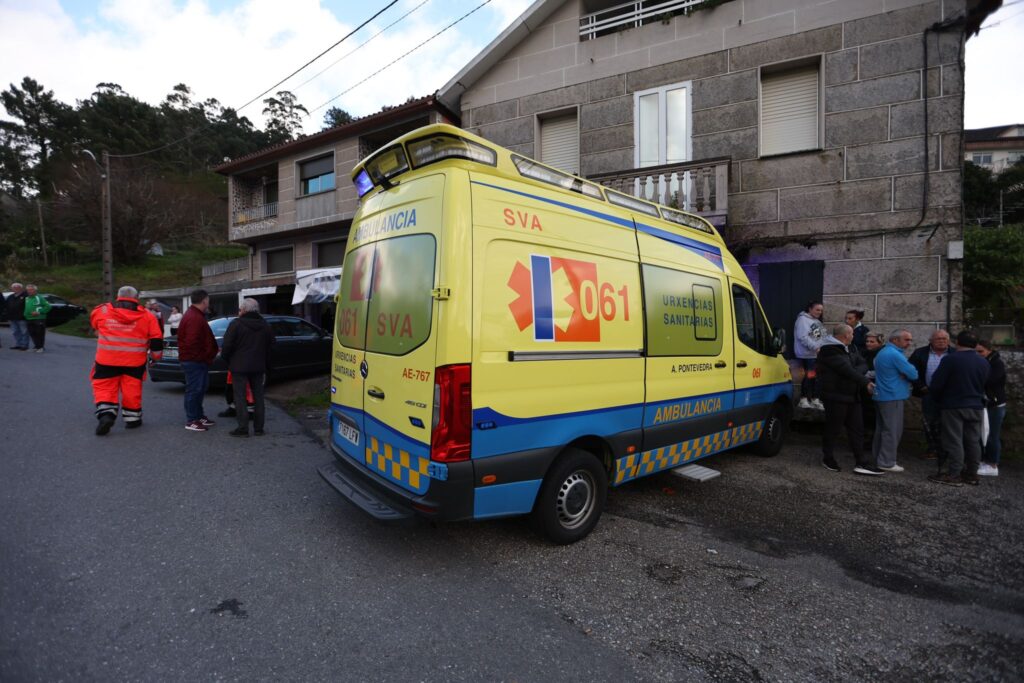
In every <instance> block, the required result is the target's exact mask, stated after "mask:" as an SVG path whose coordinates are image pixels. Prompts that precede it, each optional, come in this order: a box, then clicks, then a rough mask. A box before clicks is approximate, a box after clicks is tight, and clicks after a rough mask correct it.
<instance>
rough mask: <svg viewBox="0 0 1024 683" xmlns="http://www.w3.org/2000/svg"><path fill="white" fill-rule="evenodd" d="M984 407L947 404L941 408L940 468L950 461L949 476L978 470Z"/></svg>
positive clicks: (940, 469)
mask: <svg viewBox="0 0 1024 683" xmlns="http://www.w3.org/2000/svg"><path fill="white" fill-rule="evenodd" d="M983 412H984V409H983V408H944V409H943V410H942V454H941V455H939V472H942V468H943V465H945V464H947V463H948V464H949V476H951V477H959V476H960V475H961V474H963V473H964V472H966V473H967V474H968V475H971V476H974V475H975V474H977V473H978V462H979V461H980V460H981V420H982V417H981V416H982V413H983Z"/></svg>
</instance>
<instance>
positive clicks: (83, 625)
mask: <svg viewBox="0 0 1024 683" xmlns="http://www.w3.org/2000/svg"><path fill="white" fill-rule="evenodd" d="M4 341H5V342H6V341H7V339H6V338H5V339H4ZM93 345H94V342H90V341H88V340H83V339H77V338H72V337H65V336H61V335H56V334H51V335H48V341H47V352H46V353H44V354H31V353H28V354H26V353H19V352H13V351H10V350H9V349H8V348H7V346H6V345H5V347H4V348H3V349H0V396H3V397H4V399H5V400H4V405H5V407H6V413H7V414H6V419H5V420H4V426H3V430H2V431H3V439H2V444H3V445H2V447H0V448H2V450H0V519H2V520H3V523H2V524H0V680H2V681H5V682H7V681H44V680H45V681H64V680H74V681H93V680H96V681H109V680H127V679H130V680H160V681H162V680H182V679H202V680H268V679H274V680H324V679H338V680H373V681H407V680H422V681H478V680H495V681H549V680H560V681H576V680H579V681H594V680H598V681H625V680H629V681H632V680H650V681H677V680H678V681H721V680H726V681H747V680H751V681H754V680H815V681H818V680H886V681H888V680H895V681H903V680H906V681H945V680H958V681H971V680H977V681H1004V680H1005V681H1019V680H1021V679H1022V678H1024V663H1022V662H1024V660H1022V657H1021V652H1024V495H1022V493H1024V467H1022V466H1021V465H1020V464H1018V463H1007V464H1005V465H1004V467H1003V468H1002V470H1001V476H1000V477H999V478H998V479H986V480H984V481H983V482H982V484H981V486H978V487H964V488H959V489H956V488H949V487H943V486H939V485H936V484H932V483H930V482H928V481H926V479H925V477H926V475H927V474H929V473H930V472H931V471H932V468H933V467H934V465H933V464H932V463H926V462H923V461H919V460H916V459H914V458H912V457H909V456H907V457H904V458H903V459H902V460H903V461H902V464H903V465H904V466H906V467H907V471H906V472H905V473H903V474H899V475H891V474H887V475H885V476H883V477H879V478H866V477H858V476H856V475H853V474H852V473H851V472H850V469H851V466H852V462H851V458H850V457H849V455H846V457H845V458H844V457H842V456H841V457H840V462H841V464H842V465H843V467H844V469H843V472H841V473H838V474H836V473H831V472H828V471H826V470H825V469H823V468H822V467H821V466H820V454H819V450H818V444H817V439H816V437H815V436H814V435H808V434H797V435H795V437H794V438H793V439H791V441H790V442H789V443H788V444H787V446H786V447H785V449H784V450H783V453H782V454H780V455H779V456H778V457H776V458H772V459H761V458H758V457H755V456H753V455H750V454H747V453H742V452H735V453H728V454H723V455H720V456H716V457H714V458H712V459H709V460H707V461H704V463H703V464H706V465H708V466H710V467H714V468H715V469H718V470H720V471H721V472H722V476H721V477H719V478H717V479H715V480H713V481H711V482H707V483H702V484H698V483H695V482H689V481H685V480H682V479H679V478H677V477H675V476H673V475H672V474H660V475H656V476H654V477H648V478H646V479H643V480H640V481H638V482H635V483H633V484H631V485H628V486H625V487H623V488H621V489H617V490H614V491H612V492H611V493H610V495H609V502H608V508H607V510H606V512H605V515H604V517H603V518H602V521H601V523H600V524H599V525H598V527H597V528H596V530H595V531H594V533H592V534H591V535H590V536H589V537H588V538H586V539H585V540H583V541H581V542H580V543H577V544H575V545H572V546H567V547H556V546H552V545H549V544H548V543H546V542H545V541H544V540H542V539H541V538H540V537H538V536H537V535H536V534H535V533H534V532H533V530H532V529H531V527H530V526H529V524H528V523H527V521H526V520H524V519H522V518H519V519H510V520H499V521H493V522H487V523H468V522H467V523H458V524H446V525H429V524H426V523H421V524H418V525H414V526H383V525H380V524H377V523H376V522H373V521H372V520H370V519H368V518H367V517H366V516H365V515H363V514H362V513H361V512H359V511H358V510H356V509H354V508H352V507H351V506H349V505H348V504H347V503H345V502H344V501H343V500H342V499H341V498H340V497H339V496H338V495H337V494H336V493H335V492H334V491H333V490H332V489H330V488H329V487H328V486H327V485H326V484H324V483H323V482H322V481H321V480H320V478H319V476H318V475H317V473H316V468H317V466H319V465H320V464H322V463H323V462H326V461H328V460H329V459H330V457H331V456H330V454H329V453H328V452H327V450H326V449H325V448H324V446H323V445H322V444H321V443H320V442H319V440H318V439H317V438H316V437H315V436H314V435H313V434H312V433H311V432H310V431H309V430H308V429H306V428H305V427H304V426H303V425H302V424H300V423H299V422H297V421H295V420H293V419H292V418H291V417H289V416H288V415H287V414H285V413H284V412H283V411H282V410H280V409H278V408H276V407H273V406H270V407H269V409H268V422H267V432H268V435H267V436H266V437H263V438H248V439H238V438H232V437H230V436H228V434H227V432H228V430H229V429H231V428H232V427H233V425H231V424H227V423H226V422H224V421H220V422H219V424H218V425H217V426H216V427H214V428H213V429H212V430H211V431H210V432H208V433H205V434H201V433H192V432H187V431H185V430H184V428H183V426H184V416H183V409H182V389H181V387H180V386H178V385H166V384H153V383H150V382H147V384H146V388H145V399H144V423H145V424H144V426H143V428H142V429H140V430H137V431H125V430H124V429H123V427H122V425H121V424H120V423H118V425H117V426H116V427H115V428H114V430H113V431H112V432H111V433H110V434H109V435H108V436H106V437H97V436H95V435H94V434H93V428H94V425H95V421H94V418H93V414H92V399H91V394H90V390H89V383H88V372H89V367H90V364H91V358H92V353H93V348H94V347H93ZM207 400H208V404H207V406H208V408H207V411H208V412H209V413H212V412H216V411H217V410H219V409H220V408H221V407H222V398H221V397H220V396H218V395H216V394H212V395H210V397H209V398H208V399H207Z"/></svg>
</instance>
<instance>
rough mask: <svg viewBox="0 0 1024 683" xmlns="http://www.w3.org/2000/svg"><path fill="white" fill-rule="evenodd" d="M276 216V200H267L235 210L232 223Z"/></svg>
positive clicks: (239, 223)
mask: <svg viewBox="0 0 1024 683" xmlns="http://www.w3.org/2000/svg"><path fill="white" fill-rule="evenodd" d="M274 216H277V202H268V203H266V204H262V205H260V206H250V207H248V208H245V209H240V210H238V211H236V212H235V215H234V217H233V220H232V221H231V224H232V225H245V224H246V223H252V222H254V221H262V220H266V219H268V218H273V217H274Z"/></svg>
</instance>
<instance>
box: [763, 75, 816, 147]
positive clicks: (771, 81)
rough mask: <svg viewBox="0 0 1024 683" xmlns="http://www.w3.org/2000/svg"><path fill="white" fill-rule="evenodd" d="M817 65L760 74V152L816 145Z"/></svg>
mask: <svg viewBox="0 0 1024 683" xmlns="http://www.w3.org/2000/svg"><path fill="white" fill-rule="evenodd" d="M819 147H821V144H820V143H819V141H818V67H812V68H807V69H800V70H797V71H786V72H784V73H779V74H770V75H762V76H761V156H768V155H771V154H785V153H786V152H799V151H802V150H805V149H818V148H819Z"/></svg>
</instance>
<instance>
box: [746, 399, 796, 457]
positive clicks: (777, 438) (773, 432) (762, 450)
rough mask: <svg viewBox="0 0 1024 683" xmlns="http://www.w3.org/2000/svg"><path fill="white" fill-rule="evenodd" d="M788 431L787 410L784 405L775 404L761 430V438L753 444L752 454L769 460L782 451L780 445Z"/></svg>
mask: <svg viewBox="0 0 1024 683" xmlns="http://www.w3.org/2000/svg"><path fill="white" fill-rule="evenodd" d="M787 431H789V410H788V407H787V406H786V405H783V404H782V403H776V404H775V405H773V406H772V411H771V412H770V413H768V418H767V419H766V420H765V421H764V426H763V427H762V428H761V438H760V439H758V441H757V443H755V444H754V452H755V453H756V454H758V455H760V456H763V457H766V458H770V457H772V456H775V455H778V454H779V451H781V450H782V443H783V442H784V441H785V440H786V432H787Z"/></svg>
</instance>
